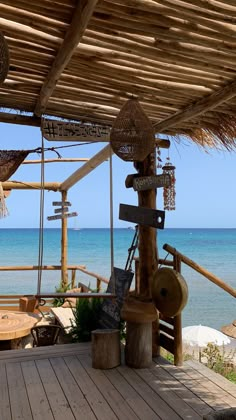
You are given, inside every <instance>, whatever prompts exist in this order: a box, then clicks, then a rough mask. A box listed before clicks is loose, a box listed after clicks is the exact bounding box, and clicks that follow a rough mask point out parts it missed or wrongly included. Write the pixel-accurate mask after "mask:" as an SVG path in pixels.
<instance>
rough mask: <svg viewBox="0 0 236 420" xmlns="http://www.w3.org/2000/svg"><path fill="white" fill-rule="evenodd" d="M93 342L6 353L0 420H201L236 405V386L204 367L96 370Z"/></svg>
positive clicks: (0, 364)
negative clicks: (94, 367)
mask: <svg viewBox="0 0 236 420" xmlns="http://www.w3.org/2000/svg"><path fill="white" fill-rule="evenodd" d="M90 354H91V347H90V344H87V343H84V344H66V345H56V346H50V347H39V348H33V349H27V350H26V349H25V350H10V351H1V352H0V419H1V420H32V419H34V420H54V419H55V420H74V419H83V420H94V419H101V420H113V419H121V420H126V419H128V420H129V419H130V420H131V419H141V420H151V419H164V420H177V419H186V420H187V419H188V420H189V419H202V416H203V415H204V414H206V413H209V412H211V411H214V410H218V409H222V408H228V407H236V386H235V385H234V384H231V383H230V382H229V381H227V380H226V379H224V378H223V377H221V376H220V375H218V374H215V373H214V372H212V371H210V370H209V369H207V368H206V367H205V366H203V365H200V364H199V363H198V362H195V361H194V362H193V361H189V362H186V363H185V365H184V366H183V367H175V366H173V365H170V364H169V363H168V362H166V361H165V360H164V359H162V358H158V359H155V360H153V363H152V366H151V367H150V368H148V369H130V368H128V367H127V366H125V365H124V364H122V365H121V366H119V367H117V368H116V369H110V370H103V371H102V370H98V369H93V368H92V367H91V356H90Z"/></svg>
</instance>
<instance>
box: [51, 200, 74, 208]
mask: <svg viewBox="0 0 236 420" xmlns="http://www.w3.org/2000/svg"><path fill="white" fill-rule="evenodd" d="M52 205H53V206H62V207H63V206H71V203H70V202H69V201H53V202H52Z"/></svg>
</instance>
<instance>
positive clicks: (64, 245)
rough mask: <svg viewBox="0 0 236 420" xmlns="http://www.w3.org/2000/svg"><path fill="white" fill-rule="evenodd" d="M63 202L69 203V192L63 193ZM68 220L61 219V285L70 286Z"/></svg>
mask: <svg viewBox="0 0 236 420" xmlns="http://www.w3.org/2000/svg"><path fill="white" fill-rule="evenodd" d="M61 201H62V202H65V201H67V191H66V190H64V191H62V193H61ZM67 242H68V237H67V218H66V217H63V218H62V219H61V285H62V287H66V286H68V271H67Z"/></svg>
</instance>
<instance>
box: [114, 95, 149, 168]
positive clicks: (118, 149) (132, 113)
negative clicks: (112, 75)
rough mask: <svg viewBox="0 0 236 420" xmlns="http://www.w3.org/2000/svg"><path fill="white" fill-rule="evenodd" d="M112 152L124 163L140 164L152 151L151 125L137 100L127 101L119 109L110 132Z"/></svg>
mask: <svg viewBox="0 0 236 420" xmlns="http://www.w3.org/2000/svg"><path fill="white" fill-rule="evenodd" d="M110 142H111V147H112V150H113V152H114V153H115V154H116V155H117V156H119V157H120V158H121V159H123V160H125V161H131V162H133V161H139V162H142V161H143V160H144V159H145V158H146V157H147V156H148V155H149V153H151V152H152V151H153V149H154V145H155V135H154V131H153V128H152V124H151V122H150V121H149V119H148V117H147V116H146V114H145V113H144V111H143V109H142V107H141V105H140V104H139V102H138V100H137V99H130V100H128V101H127V102H126V103H125V104H124V105H123V107H122V108H121V110H120V112H119V114H118V116H117V118H116V120H115V122H114V124H113V127H112V130H111V134H110Z"/></svg>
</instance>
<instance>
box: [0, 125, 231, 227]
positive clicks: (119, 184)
mask: <svg viewBox="0 0 236 420" xmlns="http://www.w3.org/2000/svg"><path fill="white" fill-rule="evenodd" d="M0 130H1V149H8V150H11V149H16V150H19V149H27V150H28V149H34V148H36V147H40V146H41V132H40V129H39V128H36V127H27V126H20V125H11V124H3V123H1V124H0ZM44 142H45V147H56V146H63V145H68V144H75V143H72V142H48V141H47V140H45V141H44ZM105 146H106V143H98V144H93V145H82V146H78V147H72V148H65V149H60V150H59V152H60V154H61V155H62V157H65V158H66V157H85V158H89V157H92V156H93V155H94V154H95V153H97V152H98V151H99V150H101V149H102V148H103V147H105ZM167 153H168V152H167V150H165V149H161V158H162V160H163V162H164V163H165V160H166V157H167ZM169 156H170V159H171V162H172V163H173V164H174V165H175V166H176V210H175V211H166V215H165V227H166V228H171V227H175V228H181V227H186V228H187V227H191V228H200V227H203V228H222V227H226V228H235V227H236V198H235V188H236V187H235V179H236V153H235V152H227V151H216V150H208V152H206V151H204V150H203V149H202V148H199V147H198V146H196V145H194V144H193V143H191V142H187V141H186V140H184V141H183V142H182V143H180V144H178V143H177V142H172V145H171V147H170V150H169ZM39 158H40V156H38V155H37V154H30V155H29V156H28V159H39ZM45 158H48V159H49V158H56V154H55V153H53V152H46V153H45ZM82 164H83V163H51V164H46V165H45V181H46V182H50V181H58V182H60V181H63V180H64V179H66V178H67V177H68V176H70V175H71V173H73V172H74V171H76V170H77V169H78V168H79V167H80V166H81V165H82ZM135 172H136V171H135V169H134V167H133V164H132V163H130V162H123V161H122V160H121V159H119V158H118V157H116V156H114V155H113V196H114V202H113V208H114V227H128V226H130V225H131V223H129V222H125V221H121V220H119V219H118V213H119V204H120V203H124V204H132V205H137V193H136V192H134V191H133V189H132V188H129V189H127V188H126V187H125V179H126V176H127V175H128V174H132V173H135ZM158 173H161V172H160V170H159V172H158ZM11 179H12V180H17V181H26V182H27V181H28V182H30V181H38V182H39V181H40V165H38V164H37V165H21V167H20V168H19V169H18V170H17V171H16V172H15V174H13V176H12V177H11ZM60 200H61V194H60V193H54V192H47V191H46V192H45V210H44V213H45V217H44V226H45V228H46V227H49V228H54V227H55V228H56V227H60V221H47V216H51V215H53V214H54V208H55V207H53V206H52V201H60ZM68 200H69V201H70V202H71V203H72V206H71V208H70V211H77V212H78V214H79V215H78V218H76V219H77V220H75V219H74V218H71V219H68V226H69V227H74V226H75V225H76V226H77V227H81V228H84V227H109V223H110V221H109V218H110V214H109V163H108V162H104V163H103V164H102V165H100V166H99V167H98V168H97V169H95V170H94V171H93V172H91V173H90V174H89V175H88V176H87V177H85V178H84V179H83V180H81V181H80V182H79V183H78V184H77V185H75V186H74V187H72V188H71V189H70V190H69V192H68ZM39 206H40V194H39V192H38V191H27V190H21V191H17V190H14V191H12V192H11V194H10V196H9V198H8V199H7V207H8V210H9V213H10V215H9V216H8V217H6V218H4V219H0V224H1V227H2V228H13V227H14V228H15V227H28V228H32V227H38V226H39ZM157 208H158V209H159V210H162V209H163V199H162V189H158V191H157Z"/></svg>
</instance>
